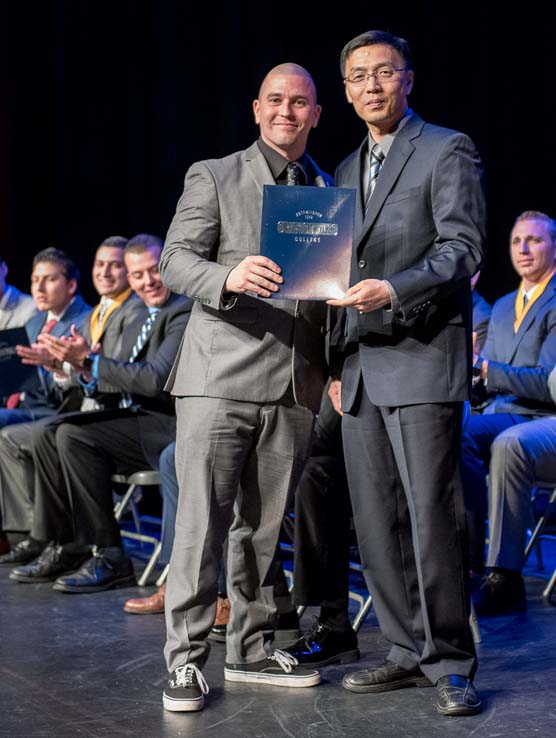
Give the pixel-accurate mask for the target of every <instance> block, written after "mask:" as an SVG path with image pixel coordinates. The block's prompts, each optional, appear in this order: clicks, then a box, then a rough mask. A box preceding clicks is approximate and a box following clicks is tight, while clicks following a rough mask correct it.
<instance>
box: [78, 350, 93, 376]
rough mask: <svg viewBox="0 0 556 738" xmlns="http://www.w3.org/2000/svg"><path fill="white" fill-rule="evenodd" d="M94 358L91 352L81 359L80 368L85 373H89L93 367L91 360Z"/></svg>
mask: <svg viewBox="0 0 556 738" xmlns="http://www.w3.org/2000/svg"><path fill="white" fill-rule="evenodd" d="M94 358H95V354H93V352H92V351H90V352H89V353H88V354H87V356H86V357H85V358H84V359H83V363H82V364H81V366H82V367H83V369H84V370H85V371H86V372H90V371H91V369H92V367H93V359H94Z"/></svg>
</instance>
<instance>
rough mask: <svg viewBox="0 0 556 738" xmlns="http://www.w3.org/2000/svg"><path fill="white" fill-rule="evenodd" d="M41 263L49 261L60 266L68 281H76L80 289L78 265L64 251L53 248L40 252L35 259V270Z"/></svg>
mask: <svg viewBox="0 0 556 738" xmlns="http://www.w3.org/2000/svg"><path fill="white" fill-rule="evenodd" d="M41 261H47V262H48V263H50V264H59V265H60V266H61V267H62V269H63V270H64V276H65V277H66V279H75V281H76V282H77V286H78V287H79V279H80V274H79V269H78V268H77V264H76V263H75V262H74V261H73V260H72V259H70V258H69V256H68V255H67V254H66V253H65V252H64V251H62V250H61V249H56V248H54V247H53V246H51V247H50V248H48V249H43V250H42V251H39V253H38V254H35V257H34V259H33V269H34V268H35V266H36V265H37V264H38V263H39V262H41Z"/></svg>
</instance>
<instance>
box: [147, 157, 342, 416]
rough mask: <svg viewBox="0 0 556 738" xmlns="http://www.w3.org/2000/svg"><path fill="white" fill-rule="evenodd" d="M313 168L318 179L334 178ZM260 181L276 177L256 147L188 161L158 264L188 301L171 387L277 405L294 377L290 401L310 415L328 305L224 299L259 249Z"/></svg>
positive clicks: (319, 383) (318, 390) (318, 386)
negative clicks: (231, 278) (234, 276)
mask: <svg viewBox="0 0 556 738" xmlns="http://www.w3.org/2000/svg"><path fill="white" fill-rule="evenodd" d="M312 166H314V169H315V172H314V174H315V175H316V176H317V178H318V179H317V180H316V181H317V182H319V183H321V182H322V184H330V183H331V179H330V177H329V176H328V175H326V174H325V173H324V172H322V171H321V170H319V169H318V168H317V166H316V165H315V164H314V162H312ZM265 184H275V182H274V179H273V177H272V174H271V172H270V169H269V167H268V165H267V163H266V160H265V158H264V156H263V154H262V152H261V150H260V149H259V147H258V146H257V144H253V145H252V146H250V147H249V148H248V149H247V150H245V151H239V152H237V153H235V154H232V155H230V156H227V157H225V158H223V159H211V160H208V161H202V162H198V163H196V164H193V165H192V166H191V168H190V169H189V171H188V172H187V174H186V177H185V187H184V192H183V195H182V197H181V199H180V201H179V203H178V206H177V211H176V214H175V216H174V219H173V221H172V223H171V225H170V229H169V231H168V234H167V236H166V244H165V246H164V251H163V253H162V258H161V261H160V270H161V274H162V279H163V281H164V283H165V284H166V285H167V286H168V287H169V288H170V289H171V290H172V291H173V292H177V293H180V294H186V295H188V296H189V297H191V298H193V300H194V301H195V304H194V306H193V310H192V314H191V320H190V321H189V325H188V328H187V331H186V333H185V336H184V340H183V342H182V346H181V348H180V352H179V354H178V358H177V360H176V363H175V365H174V368H173V371H172V374H171V376H170V379H169V381H168V389H169V390H170V391H171V392H172V394H174V395H177V396H193V395H196V396H206V397H220V398H226V399H230V400H252V401H254V402H274V401H276V400H279V399H280V398H281V397H282V396H283V395H284V393H285V392H286V390H287V389H288V387H289V385H290V383H291V384H292V385H293V392H294V397H295V400H296V402H297V403H298V404H300V405H303V406H305V407H308V408H310V409H312V410H313V411H315V412H316V411H317V410H318V407H319V404H320V399H321V394H322V388H323V338H324V324H325V319H326V304H325V303H316V302H301V303H300V302H295V301H291V300H277V299H275V298H272V299H270V300H264V299H257V298H255V297H249V296H247V295H239V296H238V297H237V299H234V300H232V301H231V302H230V303H224V302H223V300H222V294H223V289H224V285H225V283H226V279H227V277H228V274H229V273H230V271H231V270H232V269H233V267H234V266H236V265H237V264H238V263H239V262H240V261H241V260H242V259H244V258H245V257H246V256H248V255H249V254H258V253H259V243H260V222H261V210H262V194H263V186H264V185H265Z"/></svg>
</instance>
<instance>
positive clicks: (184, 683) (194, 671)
mask: <svg viewBox="0 0 556 738" xmlns="http://www.w3.org/2000/svg"><path fill="white" fill-rule="evenodd" d="M175 674H176V678H175V679H174V684H175V686H176V687H191V686H192V685H193V684H194V683H195V681H197V684H198V685H199V689H200V690H201V692H202V693H203V694H208V692H209V687H208V684H207V682H206V680H205V677H204V676H203V673H202V671H201V670H200V669H198V668H197V667H196V666H195V664H186V665H185V666H178V668H177V669H176V672H175Z"/></svg>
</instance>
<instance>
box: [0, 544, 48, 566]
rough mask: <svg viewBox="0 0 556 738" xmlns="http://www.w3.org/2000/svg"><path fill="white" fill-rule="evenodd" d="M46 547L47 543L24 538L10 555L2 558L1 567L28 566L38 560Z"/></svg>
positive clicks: (0, 557) (0, 560) (0, 559)
mask: <svg viewBox="0 0 556 738" xmlns="http://www.w3.org/2000/svg"><path fill="white" fill-rule="evenodd" d="M45 547H46V543H43V542H41V541H36V540H35V539H34V538H31V536H29V537H28V538H24V539H23V540H22V541H20V542H19V543H18V544H16V545H15V546H14V547H13V548H12V550H11V551H10V552H9V553H7V554H4V555H3V556H0V566H10V567H13V566H17V565H18V564H28V563H29V562H30V561H33V559H36V558H37V556H38V555H39V554H40V553H42V551H43V549H44V548H45Z"/></svg>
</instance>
